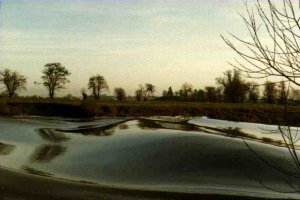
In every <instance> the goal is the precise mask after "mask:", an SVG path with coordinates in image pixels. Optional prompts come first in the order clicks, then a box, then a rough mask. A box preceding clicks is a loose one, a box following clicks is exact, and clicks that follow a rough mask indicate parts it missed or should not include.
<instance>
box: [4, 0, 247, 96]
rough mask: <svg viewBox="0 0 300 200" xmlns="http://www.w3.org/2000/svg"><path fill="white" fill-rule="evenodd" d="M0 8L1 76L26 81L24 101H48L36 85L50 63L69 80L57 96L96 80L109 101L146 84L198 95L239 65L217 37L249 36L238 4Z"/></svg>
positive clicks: (16, 2)
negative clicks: (118, 90) (105, 87)
mask: <svg viewBox="0 0 300 200" xmlns="http://www.w3.org/2000/svg"><path fill="white" fill-rule="evenodd" d="M0 1H1V10H0V69H4V68H10V69H12V70H17V71H19V72H20V73H22V74H24V75H25V76H27V77H28V84H27V91H26V92H22V94H25V95H32V94H37V95H47V91H46V89H45V88H43V86H41V85H34V84H33V82H34V81H41V79H40V77H41V71H42V69H43V66H44V65H45V64H47V63H51V62H60V63H62V65H64V66H65V67H66V68H67V69H68V70H69V71H70V72H71V73H72V74H71V76H70V81H71V83H69V84H67V85H66V87H67V89H66V90H62V91H61V92H60V95H66V94H68V93H71V94H73V95H80V89H81V88H83V87H85V88H87V82H88V78H89V77H90V76H91V75H93V74H101V75H103V76H104V77H105V79H106V80H107V82H108V84H109V87H110V94H113V89H114V88H115V87H123V88H125V90H126V91H127V93H128V94H131V95H132V94H133V93H134V91H135V90H136V89H137V87H138V84H140V83H148V82H149V83H152V84H154V85H155V86H156V88H157V94H158V95H160V94H161V92H162V90H164V89H167V88H168V87H169V86H172V87H173V90H177V89H179V88H180V86H181V85H182V84H183V83H185V82H188V83H191V84H192V85H193V86H194V87H195V88H203V87H204V86H207V85H213V84H215V78H216V77H218V76H221V75H222V73H223V72H224V71H225V70H227V69H231V67H230V66H229V65H228V64H227V63H226V61H233V58H234V57H236V56H235V54H234V52H232V50H231V49H230V48H229V47H227V46H226V44H225V43H224V42H223V40H222V39H221V38H220V34H225V35H226V34H227V32H232V33H236V34H237V35H239V36H242V37H244V36H246V32H245V30H244V25H243V23H242V21H241V18H240V17H239V16H238V12H241V11H243V10H244V6H243V2H242V0H240V1H239V0H235V1H234V0H231V1H230V0H227V1H226V0H215V1H213V0H211V1H209V0H193V1H191V0H190V1H184V0H181V1H179V0H177V1H175V0H172V1H171V0H155V1H152V0H135V1H121V0H119V1H117V0H114V1H108V0H106V1H103V0H102V1H100V0H99V1H96V0H93V1H91V0H39V1H38V0H37V1H34V0H0ZM243 30H244V31H243ZM1 91H3V90H1V89H0V92H1Z"/></svg>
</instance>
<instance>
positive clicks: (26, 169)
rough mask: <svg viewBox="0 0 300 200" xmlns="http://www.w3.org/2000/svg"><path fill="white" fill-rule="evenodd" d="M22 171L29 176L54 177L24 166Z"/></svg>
mask: <svg viewBox="0 0 300 200" xmlns="http://www.w3.org/2000/svg"><path fill="white" fill-rule="evenodd" d="M21 170H22V171H24V172H26V173H28V174H33V175H38V176H46V177H51V176H53V174H50V173H46V172H44V171H40V170H36V169H34V168H32V167H28V166H25V165H24V166H22V167H21Z"/></svg>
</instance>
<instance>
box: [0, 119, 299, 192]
mask: <svg viewBox="0 0 300 200" xmlns="http://www.w3.org/2000/svg"><path fill="white" fill-rule="evenodd" d="M0 120H1V119H0ZM12 121H13V120H12ZM0 122H1V121H0ZM16 123H17V122H16V121H14V124H16ZM93 123H94V122H93ZM96 123H97V122H95V124H91V123H90V122H76V123H75V122H74V123H72V124H66V127H64V128H65V129H64V128H62V126H58V127H55V126H51V128H43V125H40V126H33V125H32V126H27V128H28V129H31V130H32V132H33V133H34V134H33V137H35V138H34V139H35V140H34V142H32V141H31V140H32V137H28V138H26V139H27V140H28V141H27V142H23V143H20V142H16V143H14V142H13V141H12V142H11V143H12V144H14V145H15V146H16V150H15V151H13V152H12V150H10V153H7V152H9V151H8V149H11V148H12V146H13V145H4V144H2V143H0V155H1V152H6V154H7V155H8V154H9V156H3V157H0V159H2V160H0V167H1V166H5V164H6V167H7V166H8V168H14V169H18V170H22V171H24V172H26V173H29V174H34V175H38V176H51V177H53V178H54V177H58V178H62V177H63V178H66V177H67V179H70V180H82V183H88V182H94V183H98V184H107V185H114V186H116V187H118V186H120V187H134V188H137V189H142V190H144V189H149V188H150V189H153V190H162V191H164V190H169V191H176V192H191V193H198V192H199V191H200V190H201V189H202V191H204V192H208V191H209V192H215V193H219V192H220V193H222V194H226V193H231V194H238V195H240V194H241V195H249V194H251V195H254V196H255V195H258V196H260V195H266V196H268V195H270V196H271V197H274V196H275V197H277V195H278V194H277V193H276V194H275V193H273V191H272V188H276V187H280V188H282V189H283V190H284V191H288V189H290V188H289V187H290V186H289V185H287V184H286V183H285V182H284V181H282V180H287V178H289V177H288V176H286V174H284V173H280V172H278V170H277V169H276V168H272V166H270V165H269V164H268V163H266V162H264V161H266V160H267V161H272V162H273V161H276V166H279V165H280V166H283V168H284V169H287V170H290V171H291V170H295V169H294V166H291V160H290V154H289V152H288V150H287V149H286V148H281V147H278V146H279V145H277V146H275V144H274V141H273V139H272V138H271V139H270V138H269V137H268V135H266V134H265V135H256V134H255V133H253V132H247V130H244V129H241V128H240V127H235V126H227V127H225V125H224V126H222V127H218V126H205V124H202V126H199V125H196V124H189V123H187V122H180V123H175V122H167V121H155V120H147V119H142V120H132V121H128V122H123V123H119V122H118V123H116V124H110V125H107V124H109V123H111V121H110V122H107V123H106V122H102V121H99V124H96ZM24 124H25V123H24ZM103 124H104V125H103ZM60 125H61V123H60ZM68 125H72V126H73V127H72V128H69V127H68ZM102 125H103V126H102ZM20 126H23V124H20ZM7 127H9V126H7ZM24 127H25V126H24ZM46 127H49V126H46ZM12 130H13V128H12ZM34 130H36V131H35V132H34ZM7 132H9V130H6V131H3V133H1V130H0V140H1V139H2V138H1V137H2V134H5V133H7ZM28 132H30V131H28ZM207 133H209V134H207ZM212 133H213V134H212ZM88 136H97V137H88ZM98 136H99V137H98ZM103 136H109V137H103ZM36 138H37V139H36ZM41 138H42V139H43V140H41ZM247 139H249V140H247ZM2 140H3V141H5V140H4V139H2ZM245 140H247V142H245ZM266 143H268V145H267V144H266ZM275 143H276V142H275ZM269 144H274V145H269ZM247 145H249V146H247ZM3 149H5V150H3ZM4 154H5V153H4ZM261 158H263V159H261ZM2 161H4V162H2ZM7 163H8V164H7ZM11 163H13V164H11ZM274 163H275V162H274ZM0 183H1V180H0ZM293 183H294V184H295V185H297V184H298V185H300V179H296V180H293ZM265 186H268V187H270V188H271V189H269V188H267V187H265ZM280 195H282V194H280ZM284 195H286V194H284ZM284 195H283V196H284ZM287 196H288V197H291V195H290V194H287ZM280 197H281V196H280Z"/></svg>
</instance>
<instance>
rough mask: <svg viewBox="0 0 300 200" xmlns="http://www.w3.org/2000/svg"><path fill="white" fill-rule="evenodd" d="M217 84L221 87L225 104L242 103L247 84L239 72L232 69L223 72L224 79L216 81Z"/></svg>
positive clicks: (247, 87)
mask: <svg viewBox="0 0 300 200" xmlns="http://www.w3.org/2000/svg"><path fill="white" fill-rule="evenodd" d="M216 81H217V83H218V84H219V85H221V86H222V89H223V94H224V98H225V101H226V102H230V103H242V102H244V100H245V97H246V94H247V92H248V90H249V84H248V83H247V82H246V81H245V80H243V79H242V77H241V72H240V71H239V70H236V69H234V70H233V71H231V70H228V71H226V72H224V77H219V78H217V79H216Z"/></svg>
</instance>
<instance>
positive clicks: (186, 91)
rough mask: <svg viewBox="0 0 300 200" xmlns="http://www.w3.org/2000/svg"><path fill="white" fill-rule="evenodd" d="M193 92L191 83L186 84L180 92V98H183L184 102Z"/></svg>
mask: <svg viewBox="0 0 300 200" xmlns="http://www.w3.org/2000/svg"><path fill="white" fill-rule="evenodd" d="M192 92H193V86H192V85H191V84H189V83H184V84H183V85H182V86H181V89H180V90H179V96H181V97H183V99H184V100H188V97H189V96H190V95H191V94H192Z"/></svg>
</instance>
